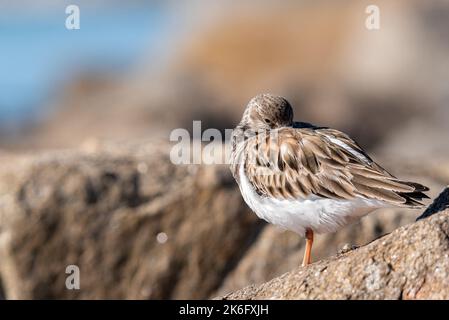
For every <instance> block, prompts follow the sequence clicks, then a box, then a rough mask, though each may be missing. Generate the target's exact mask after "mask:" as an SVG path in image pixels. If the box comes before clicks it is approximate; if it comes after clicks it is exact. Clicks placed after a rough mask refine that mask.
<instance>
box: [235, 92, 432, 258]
mask: <svg viewBox="0 0 449 320" xmlns="http://www.w3.org/2000/svg"><path fill="white" fill-rule="evenodd" d="M230 167H231V171H232V174H233V176H234V178H235V180H236V181H237V183H238V185H239V187H240V191H241V193H242V196H243V199H244V200H245V202H246V203H247V204H248V206H249V207H250V208H251V209H252V210H253V211H254V212H255V213H256V214H257V216H258V217H259V218H261V219H264V220H266V221H268V222H269V223H272V224H275V225H278V226H281V227H283V228H285V229H288V230H291V231H294V232H296V233H298V234H299V235H303V236H305V237H306V249H305V253H304V259H303V266H304V265H307V264H309V263H310V262H311V250H312V243H313V235H314V233H326V232H335V231H336V230H337V229H339V228H341V227H343V226H346V225H348V224H350V223H352V222H355V221H357V220H358V219H360V218H362V217H363V216H365V215H367V214H368V213H370V212H371V211H373V210H376V209H379V208H385V207H406V208H421V207H422V206H423V204H422V203H420V202H419V201H420V200H422V199H423V198H428V197H427V195H426V194H424V192H425V191H427V190H429V189H428V188H427V187H425V186H423V185H421V184H419V183H415V182H409V181H403V180H399V179H398V178H396V177H395V176H393V175H392V174H390V173H389V172H387V171H386V170H385V169H384V168H382V167H381V166H380V165H379V164H377V163H376V162H374V161H373V160H372V159H371V158H370V157H369V156H368V154H367V153H366V152H365V151H364V150H363V149H362V148H361V147H360V146H359V145H358V144H357V143H356V142H355V141H354V140H353V139H351V138H350V137H349V136H347V135H346V134H344V133H343V132H340V131H338V130H335V129H330V128H325V127H317V126H314V125H312V124H308V123H303V122H294V121H293V110H292V107H291V105H290V103H289V102H288V101H287V100H286V99H284V98H282V97H278V96H274V95H271V94H261V95H258V96H256V97H254V98H253V99H251V101H250V102H249V103H248V105H247V107H246V109H245V111H244V113H243V117H242V120H241V121H240V123H239V124H238V125H237V127H236V128H235V129H234V131H233V133H232V154H231V159H230Z"/></svg>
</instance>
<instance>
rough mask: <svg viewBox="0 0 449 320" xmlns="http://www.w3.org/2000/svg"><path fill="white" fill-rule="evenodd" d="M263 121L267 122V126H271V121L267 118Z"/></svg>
mask: <svg viewBox="0 0 449 320" xmlns="http://www.w3.org/2000/svg"><path fill="white" fill-rule="evenodd" d="M263 121H265V123H266V124H271V121H270V119H267V118H265V119H263Z"/></svg>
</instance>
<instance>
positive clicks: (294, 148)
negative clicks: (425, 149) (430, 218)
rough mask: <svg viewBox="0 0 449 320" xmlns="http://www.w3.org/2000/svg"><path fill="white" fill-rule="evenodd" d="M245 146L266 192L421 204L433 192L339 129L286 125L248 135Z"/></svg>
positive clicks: (254, 177)
mask: <svg viewBox="0 0 449 320" xmlns="http://www.w3.org/2000/svg"><path fill="white" fill-rule="evenodd" d="M245 148H246V154H247V157H246V159H245V172H246V174H247V176H248V179H249V181H250V182H251V183H252V184H253V186H254V188H255V190H256V191H257V192H258V193H259V194H261V195H265V196H269V197H275V198H279V199H290V198H296V199H297V198H307V197H309V196H311V195H316V196H320V197H325V198H331V199H353V198H355V197H363V198H367V199H376V200H380V201H384V202H386V203H390V204H392V205H403V206H420V205H421V204H420V203H419V202H418V201H417V200H421V199H422V198H425V197H427V196H426V195H425V194H424V193H423V192H424V191H427V190H428V188H427V187H425V186H423V185H421V184H419V183H415V182H407V181H401V180H398V179H397V178H396V177H394V176H393V175H391V174H390V173H389V172H387V171H386V170H385V169H384V168H382V167H381V166H380V165H378V164H377V163H375V162H374V161H373V160H372V159H371V158H370V157H369V156H368V155H367V154H366V152H365V151H364V150H363V149H362V148H361V147H360V146H359V145H358V144H357V143H356V142H355V141H353V140H352V139H350V138H349V137H348V136H347V135H345V134H344V133H342V132H340V131H338V130H334V129H316V130H315V129H313V128H280V129H277V130H272V132H271V133H267V134H258V135H256V136H254V137H252V138H250V139H248V140H247V141H246V147H245Z"/></svg>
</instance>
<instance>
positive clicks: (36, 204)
mask: <svg viewBox="0 0 449 320" xmlns="http://www.w3.org/2000/svg"><path fill="white" fill-rule="evenodd" d="M89 149H92V150H91V151H89V152H87V151H86V152H79V151H76V152H71V151H66V152H51V153H48V152H47V153H45V154H43V155H29V156H21V157H18V156H6V155H3V156H2V158H1V159H0V160H1V162H0V163H1V167H0V283H1V284H2V287H3V290H4V293H5V296H6V298H7V299H17V298H24V299H45V298H50V299H52V298H78V299H79V298H137V299H149V298H204V297H208V296H210V294H211V293H212V292H213V291H214V290H216V288H217V287H218V286H219V285H220V284H221V282H222V279H223V278H224V277H225V275H226V274H227V272H229V270H231V269H232V268H233V265H234V264H235V262H236V261H238V260H239V259H240V257H241V256H242V255H243V254H244V252H245V250H246V247H247V244H249V243H251V240H252V238H253V237H254V232H257V231H258V230H259V227H258V226H260V222H259V221H258V220H257V219H256V217H255V216H254V215H252V214H249V211H248V209H247V207H246V206H245V204H244V203H243V201H242V200H241V197H240V194H239V193H238V191H237V190H236V188H235V186H234V184H233V182H232V181H229V180H227V179H228V178H227V177H228V176H227V175H224V174H222V173H223V172H226V173H227V172H228V169H227V168H211V167H199V166H175V165H173V164H171V162H170V161H169V158H168V155H167V153H166V152H165V151H164V150H167V148H158V147H157V146H156V145H155V144H154V143H153V144H147V145H146V144H140V145H138V146H134V147H132V146H128V147H126V148H125V147H124V146H120V147H117V148H115V147H105V148H102V147H101V146H95V144H94V145H91V146H89ZM100 149H101V150H100ZM159 149H160V150H159ZM231 182H232V183H231ZM158 235H159V236H158ZM164 238H165V239H164ZM157 239H159V240H160V242H162V243H160V242H158V241H157ZM165 240H166V242H165V243H164V241H165ZM72 264H73V265H77V266H78V267H79V269H80V290H67V289H66V286H65V281H66V277H67V276H68V275H67V274H66V273H65V271H66V267H67V266H68V265H72ZM1 291H2V290H0V292H1Z"/></svg>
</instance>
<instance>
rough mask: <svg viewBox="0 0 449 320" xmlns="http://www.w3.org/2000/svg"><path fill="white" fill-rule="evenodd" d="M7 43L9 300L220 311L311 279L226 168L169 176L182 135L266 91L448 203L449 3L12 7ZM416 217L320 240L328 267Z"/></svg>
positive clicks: (394, 216) (230, 122)
mask: <svg viewBox="0 0 449 320" xmlns="http://www.w3.org/2000/svg"><path fill="white" fill-rule="evenodd" d="M69 4H77V5H78V6H79V7H80V11H81V28H80V30H71V31H70V30H67V29H66V28H65V19H66V17H67V14H66V13H65V8H66V6H67V5H69ZM372 4H375V5H377V6H378V7H379V8H380V30H368V29H367V28H366V27H365V20H366V19H367V17H368V15H369V14H368V13H366V11H365V10H366V7H367V6H368V5H372ZM0 26H1V27H0V39H1V41H0V46H1V47H0V52H1V53H0V55H1V57H2V59H0V70H1V72H0V298H7V299H14V298H27V299H33V298H137V299H158V298H159V299H162V298H210V297H214V296H219V295H223V294H226V293H229V292H232V291H235V290H237V289H240V288H243V287H245V286H247V285H254V284H255V285H257V284H261V283H263V282H266V281H268V280H270V279H272V278H274V277H276V276H279V275H281V274H283V273H285V272H287V271H289V270H292V269H293V268H295V267H297V266H298V264H299V263H300V261H301V257H302V253H303V239H301V238H299V237H298V236H297V235H295V234H293V233H291V232H285V231H282V230H280V229H278V228H276V227H274V226H269V225H267V224H265V223H264V222H262V221H260V220H258V219H257V218H256V217H255V215H254V214H252V213H251V212H250V210H249V209H248V208H247V207H246V205H245V204H244V203H243V200H242V199H241V196H240V194H239V191H238V188H237V185H236V184H235V183H234V181H233V180H232V178H231V177H230V173H229V170H228V168H227V166H226V165H225V164H217V165H206V164H200V165H194V164H192V165H175V164H172V163H171V162H170V156H169V153H170V150H171V147H172V146H173V143H172V142H170V141H169V136H170V133H171V132H172V130H173V129H176V128H185V129H187V130H188V131H192V126H193V123H192V122H193V121H194V120H201V126H202V129H203V130H205V129H207V128H217V129H219V130H221V131H222V132H224V130H225V129H226V128H232V127H234V126H235V124H236V123H237V122H238V121H239V118H240V116H241V113H242V111H243V108H244V107H245V105H246V103H247V102H248V100H249V99H250V98H251V97H252V96H254V95H256V94H257V93H261V92H272V93H277V94H280V95H283V96H285V97H286V98H288V99H289V100H290V102H291V103H292V105H293V107H294V109H295V118H296V120H300V121H308V122H313V123H318V124H320V125H323V126H331V127H335V128H337V129H340V130H343V131H345V132H347V133H349V134H350V135H352V136H353V137H354V138H355V139H356V140H357V141H358V142H359V143H360V144H361V145H362V146H364V147H366V149H367V150H368V152H370V153H371V154H372V156H373V158H374V159H375V160H378V161H379V162H381V163H382V164H383V165H384V167H386V168H387V169H388V170H389V171H391V172H392V173H393V174H395V175H398V176H401V177H403V178H407V179H414V180H416V181H417V182H421V183H423V184H426V185H428V186H429V187H430V188H431V192H430V195H431V197H432V198H433V197H435V196H436V195H437V194H438V193H439V192H440V191H441V189H442V188H443V186H445V185H447V184H448V181H449V143H448V139H449V81H448V79H449V43H448V42H447V39H448V37H449V4H448V3H447V2H446V1H443V0H442V1H439V0H432V1H426V2H424V1H418V0H413V1H410V0H407V1H405V0H399V1H394V3H392V2H391V1H354V0H353V1H324V0H319V1H287V0H285V1H276V2H275V1H255V0H254V1H246V2H245V3H244V4H243V3H242V4H238V3H237V2H229V1H222V0H220V1H214V2H211V1H209V2H206V1H194V0H190V1H183V2H182V3H181V2H180V1H143V0H142V1H137V0H133V1H127V2H126V3H124V2H121V1H100V0H95V1H87V0H83V1H56V2H54V1H44V0H40V1H25V0H20V1H7V0H0ZM222 143H226V141H224V140H223V141H222ZM420 213H421V212H417V211H410V210H402V209H388V210H387V209H385V210H380V211H379V212H377V213H374V214H372V215H370V216H368V217H366V218H364V219H363V220H362V221H361V222H360V223H357V224H355V225H353V226H349V227H347V228H345V229H343V230H341V231H339V232H337V233H335V234H327V235H320V236H318V237H317V239H316V243H315V245H314V259H315V260H318V259H323V258H326V257H329V256H333V255H335V254H336V253H337V252H338V251H339V250H340V249H341V248H342V247H344V246H345V245H347V244H349V245H363V244H366V243H368V242H371V241H373V240H374V239H376V238H378V237H379V236H381V235H384V234H386V233H390V232H392V231H393V230H395V229H397V228H398V227H400V226H403V225H408V224H412V223H413V222H414V220H415V219H416V217H417V216H418V214H420ZM431 239H433V238H432V237H429V240H428V241H432V240H431ZM404 241H405V240H404ZM423 241H426V239H423ZM427 247H428V246H427ZM399 254H400V253H399ZM403 254H408V253H407V252H404V253H403ZM68 265H77V266H78V267H79V269H80V277H81V283H80V289H79V290H67V288H66V286H65V281H66V278H67V276H68V275H67V274H66V273H65V271H66V267H67V266H68Z"/></svg>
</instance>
